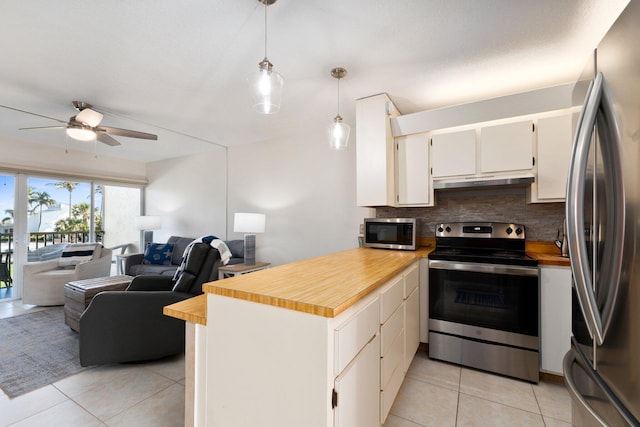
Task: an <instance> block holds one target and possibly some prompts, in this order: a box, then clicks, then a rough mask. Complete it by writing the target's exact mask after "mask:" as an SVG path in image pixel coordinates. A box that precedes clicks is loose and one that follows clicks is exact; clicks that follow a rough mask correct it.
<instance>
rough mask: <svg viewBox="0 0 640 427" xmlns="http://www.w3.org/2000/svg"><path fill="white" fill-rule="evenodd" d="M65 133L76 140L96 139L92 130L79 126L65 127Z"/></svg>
mask: <svg viewBox="0 0 640 427" xmlns="http://www.w3.org/2000/svg"><path fill="white" fill-rule="evenodd" d="M67 135H69V136H70V137H71V138H73V139H77V140H78V141H93V140H94V139H96V133H95V132H94V131H92V130H91V129H85V128H81V127H77V128H76V127H73V128H67Z"/></svg>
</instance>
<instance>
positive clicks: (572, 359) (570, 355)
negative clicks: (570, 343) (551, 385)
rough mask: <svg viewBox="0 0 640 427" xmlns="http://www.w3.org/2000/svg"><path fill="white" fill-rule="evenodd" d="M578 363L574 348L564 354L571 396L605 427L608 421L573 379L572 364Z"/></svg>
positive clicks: (566, 377) (563, 364)
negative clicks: (596, 409) (595, 408)
mask: <svg viewBox="0 0 640 427" xmlns="http://www.w3.org/2000/svg"><path fill="white" fill-rule="evenodd" d="M574 363H576V354H575V352H574V351H573V349H572V350H569V351H568V352H567V354H565V355H564V359H563V360H562V369H563V371H564V383H565V384H566V385H567V390H568V391H569V394H570V395H571V397H572V398H573V399H574V400H576V401H578V403H579V404H580V405H581V406H582V407H583V408H585V409H586V410H587V411H589V414H591V416H592V417H593V419H594V420H596V421H597V422H599V423H600V424H601V425H602V426H603V427H607V423H606V422H605V421H604V420H603V419H602V418H601V417H600V415H598V413H597V412H596V411H595V410H594V409H593V408H592V407H591V405H589V402H587V401H586V399H585V398H584V397H583V396H582V394H580V392H579V391H578V387H577V386H576V384H575V382H574V381H573V376H572V372H571V366H572V365H573V364H574Z"/></svg>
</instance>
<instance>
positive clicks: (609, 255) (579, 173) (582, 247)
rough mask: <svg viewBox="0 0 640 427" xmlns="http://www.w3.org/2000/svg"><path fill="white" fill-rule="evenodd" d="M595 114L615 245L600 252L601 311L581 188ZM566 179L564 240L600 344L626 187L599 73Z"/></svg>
mask: <svg viewBox="0 0 640 427" xmlns="http://www.w3.org/2000/svg"><path fill="white" fill-rule="evenodd" d="M596 119H598V134H599V136H600V140H601V148H602V154H603V157H604V159H603V160H604V163H605V165H606V170H605V174H606V176H607V181H606V182H607V183H608V184H609V186H610V188H607V191H606V194H605V197H606V207H607V218H606V221H607V227H608V228H607V239H608V241H609V243H608V244H612V245H613V246H612V247H611V248H609V247H608V246H607V249H609V250H607V251H604V253H603V263H602V266H603V269H602V271H601V273H602V274H601V278H600V282H601V283H603V284H606V285H607V286H608V287H609V289H608V292H607V294H606V298H605V301H604V304H603V308H602V312H600V310H599V308H598V303H597V299H596V295H595V292H594V288H593V281H592V277H591V267H590V265H589V259H588V258H587V246H586V239H585V236H584V230H583V227H584V191H585V175H586V171H587V166H588V164H587V163H588V157H589V147H590V142H591V139H592V135H593V130H594V128H595V124H596ZM578 126H579V127H578V130H577V132H576V138H575V142H574V147H573V153H572V158H571V164H570V167H569V179H568V181H567V231H568V233H567V240H568V244H569V257H570V259H571V270H572V273H573V277H574V281H575V288H576V294H577V296H578V301H579V303H580V308H581V310H582V313H583V316H584V319H585V322H586V324H587V328H588V329H589V333H590V335H591V337H592V338H593V339H594V340H595V341H596V343H597V344H598V345H602V343H603V342H604V339H605V336H606V334H607V331H608V329H609V325H610V324H611V320H612V317H613V310H614V308H615V303H616V300H617V296H618V289H619V281H620V274H621V271H622V250H623V244H624V203H625V201H624V189H623V182H622V165H621V159H620V148H619V145H620V138H619V132H618V127H617V123H616V120H615V114H614V110H613V104H612V102H611V97H610V96H609V94H608V91H607V90H606V85H605V82H604V78H603V76H602V73H598V75H597V76H596V78H595V79H594V81H593V82H592V83H591V85H590V87H589V92H588V94H587V100H586V102H585V106H584V108H583V110H582V112H581V114H580V119H579V122H578Z"/></svg>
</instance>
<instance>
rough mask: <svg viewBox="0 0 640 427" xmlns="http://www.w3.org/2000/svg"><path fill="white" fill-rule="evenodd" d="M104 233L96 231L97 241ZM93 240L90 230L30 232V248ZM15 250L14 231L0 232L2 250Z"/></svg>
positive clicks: (100, 239)
mask: <svg viewBox="0 0 640 427" xmlns="http://www.w3.org/2000/svg"><path fill="white" fill-rule="evenodd" d="M103 237H104V233H103V232H102V231H98V232H96V241H97V242H102V239H103ZM89 241H91V239H90V236H89V232H88V231H71V232H68V233H61V232H57V231H41V232H37V233H29V250H30V251H32V250H36V249H38V248H41V247H44V246H48V245H54V244H57V243H85V242H89ZM12 251H13V233H0V252H12Z"/></svg>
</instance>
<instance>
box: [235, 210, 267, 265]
mask: <svg viewBox="0 0 640 427" xmlns="http://www.w3.org/2000/svg"><path fill="white" fill-rule="evenodd" d="M265 218H266V217H265V215H264V214H258V213H236V214H234V215H233V231H235V232H239V233H245V235H244V264H245V265H255V263H256V235H255V233H264V225H265Z"/></svg>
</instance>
